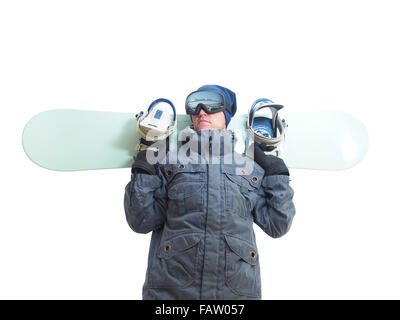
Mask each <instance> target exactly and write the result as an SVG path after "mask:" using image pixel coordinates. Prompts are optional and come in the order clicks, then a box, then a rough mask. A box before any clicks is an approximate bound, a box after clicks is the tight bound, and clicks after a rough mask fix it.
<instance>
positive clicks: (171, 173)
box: [164, 164, 205, 215]
mask: <svg viewBox="0 0 400 320" xmlns="http://www.w3.org/2000/svg"><path fill="white" fill-rule="evenodd" d="M164 171H165V175H166V179H167V181H168V199H169V203H168V209H169V212H170V213H171V214H174V213H178V214H179V215H183V214H184V213H188V212H198V211H202V210H203V207H204V197H205V196H204V187H205V169H204V167H202V166H200V165H194V164H174V165H171V164H170V165H166V166H165V167H164Z"/></svg>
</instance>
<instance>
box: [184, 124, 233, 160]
mask: <svg viewBox="0 0 400 320" xmlns="http://www.w3.org/2000/svg"><path fill="white" fill-rule="evenodd" d="M179 138H180V140H181V141H182V147H183V146H184V147H185V148H187V149H188V150H190V151H192V152H196V153H198V154H211V155H212V156H224V155H227V154H231V153H232V152H234V147H235V143H236V141H237V139H236V136H235V134H234V132H233V131H231V130H217V129H207V130H198V131H195V130H194V129H193V126H188V127H186V128H185V129H183V130H182V131H181V133H180V137H179Z"/></svg>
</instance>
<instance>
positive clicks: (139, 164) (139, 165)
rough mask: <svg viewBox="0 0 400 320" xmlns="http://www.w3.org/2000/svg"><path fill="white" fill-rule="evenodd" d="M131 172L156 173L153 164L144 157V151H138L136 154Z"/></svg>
mask: <svg viewBox="0 0 400 320" xmlns="http://www.w3.org/2000/svg"><path fill="white" fill-rule="evenodd" d="M131 172H132V173H135V172H136V173H146V174H153V175H155V174H156V167H155V166H154V165H153V164H150V163H148V161H147V159H146V151H145V150H142V151H139V152H138V154H137V155H136V159H135V162H134V163H133V165H132V169H131Z"/></svg>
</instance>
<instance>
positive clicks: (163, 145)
mask: <svg viewBox="0 0 400 320" xmlns="http://www.w3.org/2000/svg"><path fill="white" fill-rule="evenodd" d="M168 139H169V137H168V138H167V139H166V140H160V141H157V142H154V141H146V140H145V139H143V138H141V139H140V149H139V152H138V154H137V155H136V158H135V162H134V163H133V165H132V169H131V172H132V173H134V172H137V173H146V174H153V175H155V174H156V167H155V165H154V164H150V163H149V162H148V161H147V159H146V152H147V149H149V148H151V147H152V145H153V144H156V145H157V147H158V148H157V147H156V148H155V150H157V151H154V152H155V156H158V155H159V153H160V152H161V153H162V154H163V155H164V156H165V155H166V152H167V151H168V149H169V148H168V147H169V140H168Z"/></svg>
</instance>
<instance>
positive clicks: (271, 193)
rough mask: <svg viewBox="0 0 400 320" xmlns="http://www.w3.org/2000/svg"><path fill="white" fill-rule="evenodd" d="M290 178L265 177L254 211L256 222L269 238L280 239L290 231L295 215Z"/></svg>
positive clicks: (278, 176)
mask: <svg viewBox="0 0 400 320" xmlns="http://www.w3.org/2000/svg"><path fill="white" fill-rule="evenodd" d="M293 194H294V192H293V189H292V188H291V187H290V186H289V176H286V175H273V176H265V177H264V178H263V180H262V184H261V187H260V189H259V197H258V199H257V202H256V205H255V207H254V209H253V212H252V214H253V217H254V222H255V223H256V224H257V225H258V226H259V227H260V228H261V229H262V230H263V231H264V232H265V233H267V234H268V235H269V236H271V237H273V238H278V237H281V236H283V235H284V234H285V233H286V232H288V231H289V229H290V226H291V224H292V220H293V217H294V215H295V212H296V210H295V207H294V204H293V201H292V199H293Z"/></svg>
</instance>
